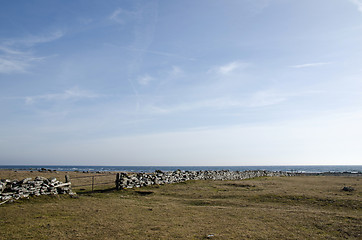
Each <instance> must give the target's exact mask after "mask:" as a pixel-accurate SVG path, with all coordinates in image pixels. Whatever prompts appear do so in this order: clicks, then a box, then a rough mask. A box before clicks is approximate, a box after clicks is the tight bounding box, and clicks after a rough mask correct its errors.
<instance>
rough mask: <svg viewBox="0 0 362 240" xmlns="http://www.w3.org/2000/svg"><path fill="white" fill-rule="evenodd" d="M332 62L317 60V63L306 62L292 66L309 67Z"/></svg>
mask: <svg viewBox="0 0 362 240" xmlns="http://www.w3.org/2000/svg"><path fill="white" fill-rule="evenodd" d="M328 64H331V63H330V62H316V63H305V64H299V65H293V66H290V67H291V68H308V67H319V66H323V65H328Z"/></svg>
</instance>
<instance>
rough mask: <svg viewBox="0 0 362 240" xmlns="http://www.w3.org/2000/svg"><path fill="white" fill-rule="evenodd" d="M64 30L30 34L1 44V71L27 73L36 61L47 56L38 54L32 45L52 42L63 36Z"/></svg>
mask: <svg viewBox="0 0 362 240" xmlns="http://www.w3.org/2000/svg"><path fill="white" fill-rule="evenodd" d="M63 35H64V33H63V32H62V31H56V32H53V33H51V34H49V35H42V36H28V37H24V38H20V39H7V40H4V41H3V42H2V43H1V44H0V73H6V74H11V73H25V72H27V68H28V67H29V66H30V65H31V64H32V63H34V62H37V61H41V60H43V59H45V58H46V57H39V56H36V55H35V54H34V53H33V52H32V51H31V50H30V47H32V46H34V45H37V44H41V43H46V42H51V41H54V40H56V39H59V38H61V37H62V36H63Z"/></svg>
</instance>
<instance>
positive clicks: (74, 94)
mask: <svg viewBox="0 0 362 240" xmlns="http://www.w3.org/2000/svg"><path fill="white" fill-rule="evenodd" d="M99 96H100V95H99V94H95V93H93V92H90V91H87V90H82V89H79V88H77V87H74V88H71V89H68V90H65V91H64V92H62V93H52V94H43V95H36V96H28V97H25V103H26V104H33V103H35V102H37V101H64V100H70V99H75V100H79V99H84V98H97V97H99Z"/></svg>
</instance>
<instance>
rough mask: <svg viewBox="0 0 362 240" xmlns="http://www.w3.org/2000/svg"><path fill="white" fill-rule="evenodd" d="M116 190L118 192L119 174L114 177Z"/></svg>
mask: <svg viewBox="0 0 362 240" xmlns="http://www.w3.org/2000/svg"><path fill="white" fill-rule="evenodd" d="M116 189H117V190H119V173H117V175H116Z"/></svg>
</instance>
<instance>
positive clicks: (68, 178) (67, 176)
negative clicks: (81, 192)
mask: <svg viewBox="0 0 362 240" xmlns="http://www.w3.org/2000/svg"><path fill="white" fill-rule="evenodd" d="M65 182H66V183H68V182H70V177H69V175H65Z"/></svg>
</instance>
